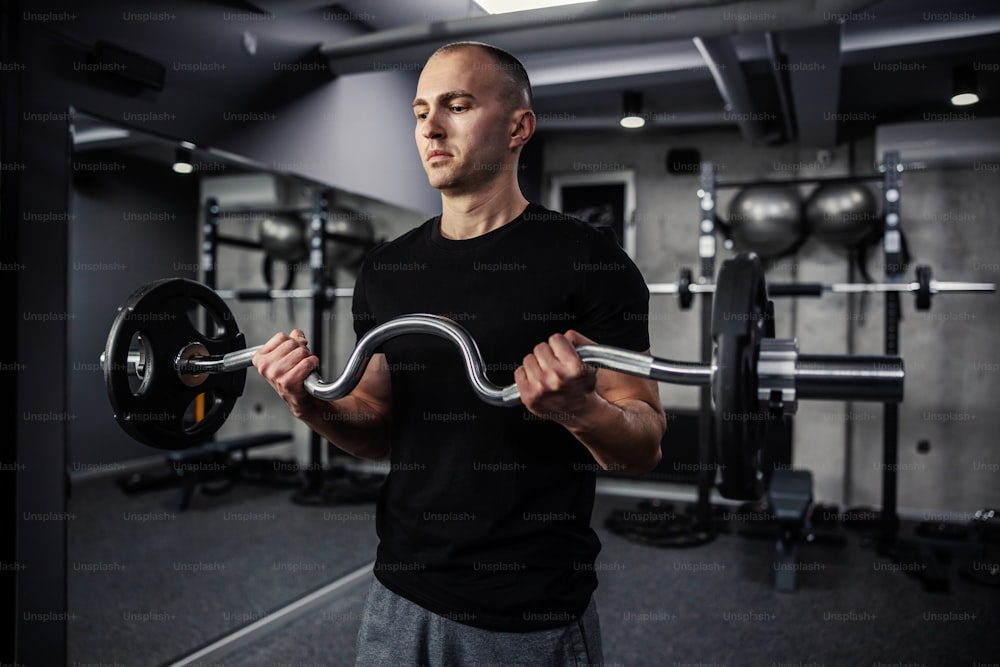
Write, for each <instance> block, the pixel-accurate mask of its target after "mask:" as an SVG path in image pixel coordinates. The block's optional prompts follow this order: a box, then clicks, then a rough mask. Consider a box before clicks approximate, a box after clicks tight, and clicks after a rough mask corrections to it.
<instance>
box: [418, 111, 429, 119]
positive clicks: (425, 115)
mask: <svg viewBox="0 0 1000 667" xmlns="http://www.w3.org/2000/svg"><path fill="white" fill-rule="evenodd" d="M417 119H418V120H427V112H426V111H421V112H420V113H418V114H417Z"/></svg>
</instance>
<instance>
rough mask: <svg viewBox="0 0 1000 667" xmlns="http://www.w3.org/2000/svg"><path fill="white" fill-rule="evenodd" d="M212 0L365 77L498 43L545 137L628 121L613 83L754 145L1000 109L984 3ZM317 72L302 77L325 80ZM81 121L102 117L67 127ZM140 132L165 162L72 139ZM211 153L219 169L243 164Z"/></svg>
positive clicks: (677, 118)
mask: <svg viewBox="0 0 1000 667" xmlns="http://www.w3.org/2000/svg"><path fill="white" fill-rule="evenodd" d="M219 3H221V4H222V5H224V6H228V7H234V6H235V7H238V8H240V9H242V10H246V11H252V12H258V13H260V14H262V15H267V16H266V18H274V19H276V20H273V21H266V22H261V25H260V26H259V27H257V26H255V30H267V31H269V33H268V34H267V37H268V38H269V39H271V40H272V42H274V43H277V44H280V45H281V49H282V51H281V53H283V54H285V55H286V56H287V57H289V58H291V59H296V58H306V59H315V58H319V59H320V60H321V61H323V62H324V63H325V64H327V65H328V67H329V69H328V70H327V71H328V72H330V73H332V75H333V76H337V77H350V76H354V75H357V74H360V73H371V72H372V70H373V63H379V64H380V66H382V67H385V68H392V67H398V68H401V69H406V70H410V71H414V72H416V71H418V70H419V68H420V66H421V65H422V64H423V62H424V61H425V60H426V58H427V56H428V54H429V53H430V52H432V51H433V49H434V48H436V47H437V46H440V45H441V44H443V43H445V42H448V41H454V40H460V39H475V40H480V41H486V42H491V43H494V44H497V45H498V46H501V47H504V48H508V49H509V50H511V51H512V52H513V53H515V54H516V55H517V56H518V57H519V58H520V59H521V60H522V61H523V62H524V64H525V66H526V68H527V69H528V72H529V74H530V76H531V80H532V84H533V89H534V93H535V111H536V114H537V115H538V118H539V124H538V131H539V134H540V135H541V136H543V137H544V136H545V135H547V134H550V135H551V134H557V133H564V132H567V131H573V132H578V133H587V132H594V131H604V132H625V131H626V130H622V129H620V127H619V125H618V120H619V119H620V117H621V113H622V99H623V95H624V93H625V92H626V91H636V92H639V93H641V95H642V99H643V115H644V116H645V117H646V119H647V124H646V128H645V129H643V130H639V131H640V132H649V131H651V130H655V129H657V128H667V129H672V130H686V129H692V128H708V127H727V128H734V129H736V130H738V131H739V132H740V133H741V134H742V136H743V138H744V139H745V140H746V141H747V142H749V143H751V144H767V145H781V144H794V145H799V146H803V147H818V148H821V147H828V146H832V145H835V144H837V143H842V142H845V141H849V140H852V139H855V138H857V137H861V136H866V135H870V134H871V133H872V131H873V129H874V127H875V126H876V125H882V124H887V123H898V122H905V121H928V120H952V119H960V118H972V117H974V118H983V117H989V116H998V117H1000V71H998V70H1000V2H997V1H996V0H953V1H951V2H941V1H940V0H937V1H934V0H879V1H874V2H873V1H872V0H752V1H750V0H597V1H596V2H591V3H587V4H583V5H578V6H575V7H556V8H551V9H548V10H534V11H530V12H517V13H512V14H506V15H498V16H489V15H487V14H486V13H485V12H483V10H481V9H480V8H479V7H478V5H476V4H475V3H474V2H473V0H405V1H404V0H340V1H339V2H337V3H331V2H329V1H327V0H216V2H213V3H206V5H205V6H206V7H211V6H212V5H216V6H217V5H218V4H219ZM943 8H944V9H943ZM217 13H218V12H217V11H215V13H214V14H213V13H212V12H211V11H210V10H209V9H206V10H205V14H206V19H205V22H204V23H205V26H204V30H205V31H218V29H219V25H218V23H217V22H213V21H212V20H211V17H212V16H214V15H215V14H217ZM331 19H333V20H336V21H338V22H343V23H347V24H350V30H349V31H348V32H347V34H354V36H353V37H346V38H344V37H340V38H338V39H333V37H332V35H334V34H339V35H343V34H345V30H343V29H340V30H338V31H337V32H336V33H334V32H332V31H331V30H330V29H329V27H328V26H329V25H330V22H331ZM225 28H226V29H232V26H231V25H226V26H225ZM242 29H243V28H240V30H242ZM202 37H204V39H196V40H194V42H193V43H194V44H205V45H211V44H212V43H213V42H214V41H218V40H217V39H212V38H210V37H209V35H208V34H207V32H206V34H205V35H203V36H202ZM147 38H148V39H150V40H151V41H150V45H149V48H150V50H151V51H152V52H153V53H155V52H156V50H158V49H159V50H162V51H163V52H171V51H173V50H175V49H176V36H175V35H173V34H172V33H170V32H168V31H163V33H162V35H161V34H160V33H150V34H149V35H148V36H147ZM156 39H159V40H161V41H162V42H164V43H163V44H160V45H156V44H154V43H153V42H154V41H155V40H156ZM205 48H208V46H206V47H205ZM213 48H214V47H213ZM303 54H305V55H303ZM217 57H218V56H217V55H216V54H214V53H209V52H206V55H205V59H206V60H208V59H214V58H217ZM226 62H227V64H229V65H231V69H229V70H227V81H229V82H232V84H233V85H238V86H239V87H240V88H241V89H245V90H253V89H255V88H257V89H259V88H261V82H260V81H254V79H253V77H258V78H259V76H260V72H259V69H253V68H252V66H251V64H250V63H251V61H250V60H249V59H233V60H231V61H226ZM959 66H972V67H974V68H975V71H976V75H977V77H978V84H979V87H980V97H981V101H980V103H979V104H977V105H975V106H972V107H952V106H951V105H950V104H949V102H948V97H949V95H950V90H951V86H952V77H953V73H954V71H955V68H956V67H959ZM326 76H327V75H326V74H324V75H322V77H321V78H318V79H316V80H314V81H313V82H312V83H311V84H310V85H322V83H323V82H324V81H328V80H329V79H327V78H325V77H326ZM292 78H293V77H286V79H292ZM295 79H296V80H299V79H298V78H297V77H296V78H295ZM268 91H269V94H270V93H273V91H272V90H271V89H270V88H269V89H268ZM273 97H274V96H273V95H272V98H273ZM94 124H95V123H93V122H92V121H90V125H94ZM88 128H89V129H90V130H92V131H93V132H97V131H98V130H99V129H100V128H93V127H89V126H87V127H84V126H81V127H80V129H81V130H84V129H88ZM80 138H81V137H78V139H80ZM142 142H145V144H146V148H147V152H148V153H152V152H153V151H156V152H157V154H158V155H161V156H165V157H163V158H162V159H171V158H172V156H173V150H174V148H175V147H176V144H173V143H171V142H169V141H160V140H157V139H156V138H155V137H154V138H150V137H139V136H138V135H136V136H134V137H131V138H128V137H126V138H122V137H117V138H116V137H113V136H107V137H103V138H102V136H101V135H100V134H99V132H98V133H97V134H91V135H90V136H89V137H87V138H86V140H85V141H79V142H78V143H77V149H78V150H84V149H92V150H93V149H111V148H113V147H115V146H118V147H121V146H123V145H126V144H129V143H131V144H133V145H136V144H140V143H142ZM218 158H219V156H218V154H216V155H214V156H213V157H212V159H218ZM206 159H208V158H207V157H206ZM222 161H223V162H226V163H227V166H226V169H236V170H239V169H241V168H243V167H245V166H247V165H240V164H238V160H236V159H235V158H234V159H233V160H222Z"/></svg>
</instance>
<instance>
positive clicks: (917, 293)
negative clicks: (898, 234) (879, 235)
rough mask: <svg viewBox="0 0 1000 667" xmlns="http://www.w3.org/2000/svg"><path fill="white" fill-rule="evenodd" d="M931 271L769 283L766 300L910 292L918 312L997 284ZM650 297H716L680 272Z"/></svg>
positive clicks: (684, 304)
mask: <svg viewBox="0 0 1000 667" xmlns="http://www.w3.org/2000/svg"><path fill="white" fill-rule="evenodd" d="M932 276H933V274H932V271H931V267H929V266H918V267H917V268H916V276H915V280H913V281H911V282H899V283H829V284H824V283H771V284H769V285H768V286H767V295H768V297H776V296H823V294H825V293H831V294H860V293H875V292H880V293H885V292H913V295H914V298H915V301H916V308H917V310H928V309H930V307H931V297H932V296H933V295H935V294H944V293H945V292H963V293H971V292H995V291H996V289H997V286H996V283H974V282H948V281H941V280H935V279H934V278H933V277H932ZM647 287H648V288H649V293H650V294H676V295H677V300H678V303H679V305H680V307H681V309H683V310H687V309H688V308H690V307H691V304H692V303H693V301H694V295H695V294H715V293H716V291H717V290H718V288H717V286H716V285H714V284H712V283H706V284H701V283H697V282H693V280H692V275H691V270H690V269H688V268H682V269H681V270H680V277H679V278H678V280H677V282H676V283H650V284H649V285H647Z"/></svg>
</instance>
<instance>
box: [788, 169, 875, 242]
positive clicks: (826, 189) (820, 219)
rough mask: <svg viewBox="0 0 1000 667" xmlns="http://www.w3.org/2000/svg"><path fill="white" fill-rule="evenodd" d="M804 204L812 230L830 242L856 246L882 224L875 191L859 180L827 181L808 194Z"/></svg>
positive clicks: (807, 221)
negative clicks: (873, 192)
mask: <svg viewBox="0 0 1000 667" xmlns="http://www.w3.org/2000/svg"><path fill="white" fill-rule="evenodd" d="M805 208H806V213H805V216H806V224H807V225H808V227H809V230H810V231H811V232H812V234H814V235H815V236H816V238H817V239H819V240H821V241H825V242H827V243H835V244H837V245H842V246H848V247H850V246H856V245H858V244H859V243H861V242H862V241H864V240H865V239H868V238H874V236H875V235H877V234H878V232H879V230H880V228H881V226H882V223H881V219H880V218H879V215H878V203H877V202H876V200H875V195H873V194H872V191H871V190H869V189H868V188H867V187H865V186H864V185H862V184H860V183H824V184H823V185H820V186H819V187H817V188H816V189H815V190H813V192H812V194H811V195H809V198H808V199H807V200H806V207H805Z"/></svg>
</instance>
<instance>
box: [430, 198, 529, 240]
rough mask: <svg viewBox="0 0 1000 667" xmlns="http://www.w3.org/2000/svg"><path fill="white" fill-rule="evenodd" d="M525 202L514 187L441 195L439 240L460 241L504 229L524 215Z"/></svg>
mask: <svg viewBox="0 0 1000 667" xmlns="http://www.w3.org/2000/svg"><path fill="white" fill-rule="evenodd" d="M527 205H528V200H527V199H525V198H524V196H523V195H522V194H521V191H520V189H518V188H517V187H516V186H515V187H513V188H505V189H501V190H496V191H485V192H477V193H475V194H464V195H455V196H453V195H448V194H447V193H444V192H442V193H441V236H443V237H445V238H446V239H454V240H457V241H463V240H465V239H471V238H475V237H477V236H482V235H483V234H487V233H489V232H491V231H493V230H494V229H498V228H500V227H503V226H504V225H506V224H507V223H508V222H510V221H512V220H514V219H515V218H517V216H519V215H521V213H523V212H524V209H525V207H527Z"/></svg>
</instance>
